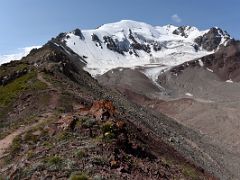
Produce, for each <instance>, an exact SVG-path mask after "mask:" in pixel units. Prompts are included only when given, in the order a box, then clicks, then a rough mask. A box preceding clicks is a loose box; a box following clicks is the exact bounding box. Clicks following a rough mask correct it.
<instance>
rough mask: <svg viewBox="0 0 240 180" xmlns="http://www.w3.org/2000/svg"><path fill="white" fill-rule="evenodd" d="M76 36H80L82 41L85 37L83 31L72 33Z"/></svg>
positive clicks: (78, 30)
mask: <svg viewBox="0 0 240 180" xmlns="http://www.w3.org/2000/svg"><path fill="white" fill-rule="evenodd" d="M72 33H73V34H74V35H75V36H79V37H80V39H81V40H84V39H85V37H84V35H83V34H82V31H81V30H80V29H78V28H77V29H75V30H74V31H73V32H72Z"/></svg>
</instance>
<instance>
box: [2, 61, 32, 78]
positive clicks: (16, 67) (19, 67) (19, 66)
mask: <svg viewBox="0 0 240 180" xmlns="http://www.w3.org/2000/svg"><path fill="white" fill-rule="evenodd" d="M27 67H28V65H27V64H25V63H22V62H14V63H13V65H12V66H6V67H5V66H2V67H0V77H3V76H7V75H9V74H11V73H13V72H17V71H23V70H24V69H27Z"/></svg>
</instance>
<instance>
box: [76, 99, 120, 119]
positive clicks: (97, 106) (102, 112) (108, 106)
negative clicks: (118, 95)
mask: <svg viewBox="0 0 240 180" xmlns="http://www.w3.org/2000/svg"><path fill="white" fill-rule="evenodd" d="M79 112H80V114H81V115H91V116H93V117H94V118H96V119H98V120H106V119H109V118H111V117H114V115H115V114H116V109H115V107H114V106H113V103H112V102H111V101H108V100H100V101H94V102H93V104H92V106H91V108H81V109H79Z"/></svg>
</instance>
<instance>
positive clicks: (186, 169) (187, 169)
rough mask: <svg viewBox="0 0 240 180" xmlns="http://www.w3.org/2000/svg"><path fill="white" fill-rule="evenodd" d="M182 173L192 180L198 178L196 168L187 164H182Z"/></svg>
mask: <svg viewBox="0 0 240 180" xmlns="http://www.w3.org/2000/svg"><path fill="white" fill-rule="evenodd" d="M182 173H183V174H184V176H186V177H189V178H190V179H192V180H197V179H199V178H198V177H199V176H198V173H197V172H196V170H195V169H194V168H192V167H190V166H188V165H186V166H183V168H182Z"/></svg>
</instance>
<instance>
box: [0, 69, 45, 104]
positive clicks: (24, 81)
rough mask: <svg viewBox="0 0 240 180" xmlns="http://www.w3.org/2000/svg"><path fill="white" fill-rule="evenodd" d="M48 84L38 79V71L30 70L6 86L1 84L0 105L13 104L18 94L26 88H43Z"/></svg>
mask: <svg viewBox="0 0 240 180" xmlns="http://www.w3.org/2000/svg"><path fill="white" fill-rule="evenodd" d="M46 88H47V85H46V84H44V83H43V82H41V81H39V80H37V72H35V71H32V72H29V73H27V74H25V75H23V76H21V77H19V78H17V79H15V80H14V81H12V82H11V83H9V84H7V85H6V86H0V107H6V106H8V105H9V104H11V103H12V102H13V101H14V100H15V99H16V98H17V97H18V95H19V94H20V93H21V92H23V91H26V90H43V89H46Z"/></svg>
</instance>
